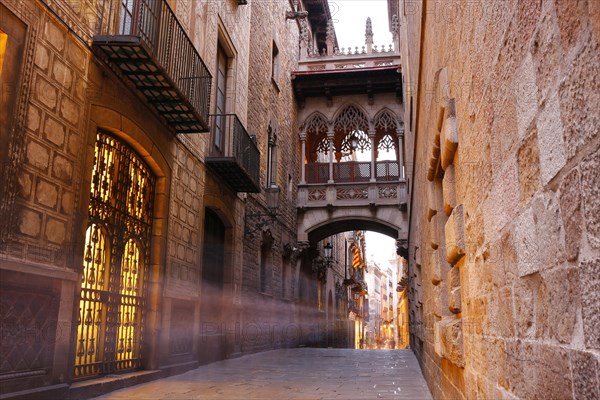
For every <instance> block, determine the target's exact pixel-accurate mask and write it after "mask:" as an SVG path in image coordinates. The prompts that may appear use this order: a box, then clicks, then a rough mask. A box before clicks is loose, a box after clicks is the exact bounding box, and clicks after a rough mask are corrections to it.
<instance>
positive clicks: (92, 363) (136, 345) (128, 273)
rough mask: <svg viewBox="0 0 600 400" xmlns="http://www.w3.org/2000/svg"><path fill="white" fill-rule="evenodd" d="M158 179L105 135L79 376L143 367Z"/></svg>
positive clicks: (80, 327) (94, 187)
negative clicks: (155, 196) (156, 181)
mask: <svg viewBox="0 0 600 400" xmlns="http://www.w3.org/2000/svg"><path fill="white" fill-rule="evenodd" d="M154 186H155V176H154V175H153V174H152V172H151V171H150V169H149V168H148V166H147V165H146V164H145V163H144V161H143V160H142V158H141V157H140V156H139V155H138V154H137V153H135V152H134V151H133V150H132V149H131V148H130V147H129V146H128V145H127V144H125V143H124V142H122V141H121V140H119V139H117V138H116V137H114V136H112V135H111V134H109V133H107V132H104V131H101V130H99V131H98V132H97V135H96V145H95V157H94V167H93V172H92V184H91V188H90V204H89V208H88V220H89V224H88V228H87V231H86V237H85V249H84V258H83V271H82V276H81V297H80V303H79V313H78V319H77V343H76V352H75V371H74V373H75V378H76V379H81V378H89V377H94V376H97V375H103V374H109V373H114V372H121V371H128V370H133V369H137V368H139V367H141V362H142V356H143V354H142V342H143V339H144V336H143V335H144V328H145V326H144V325H145V311H146V294H147V281H148V273H147V272H148V265H149V262H148V261H149V256H150V241H151V231H152V212H153V203H154Z"/></svg>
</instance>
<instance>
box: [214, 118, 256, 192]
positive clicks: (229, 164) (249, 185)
mask: <svg viewBox="0 0 600 400" xmlns="http://www.w3.org/2000/svg"><path fill="white" fill-rule="evenodd" d="M210 126H211V150H210V152H209V156H208V157H206V159H205V161H206V165H207V166H208V168H209V169H210V170H211V171H212V172H214V173H215V174H216V175H218V176H219V177H220V178H222V179H223V180H224V181H225V182H227V183H228V184H229V186H231V187H232V188H233V189H234V190H235V191H237V192H248V193H259V192H260V152H259V150H258V147H256V142H255V138H253V137H251V136H250V135H248V132H247V131H246V128H244V126H243V125H242V123H241V122H240V120H239V119H238V117H237V116H236V115H235V114H217V115H211V116H210Z"/></svg>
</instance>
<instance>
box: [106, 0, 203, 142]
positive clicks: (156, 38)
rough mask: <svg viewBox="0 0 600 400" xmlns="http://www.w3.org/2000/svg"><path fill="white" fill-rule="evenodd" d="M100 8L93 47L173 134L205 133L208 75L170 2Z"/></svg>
mask: <svg viewBox="0 0 600 400" xmlns="http://www.w3.org/2000/svg"><path fill="white" fill-rule="evenodd" d="M99 7H100V10H101V13H100V18H99V24H98V28H97V35H95V36H94V45H96V46H98V47H101V48H102V50H103V51H104V53H106V55H107V56H108V58H109V61H110V62H112V63H115V64H119V68H120V69H121V70H122V72H123V73H124V74H125V75H126V76H127V77H128V78H129V79H131V80H133V81H134V84H135V85H136V86H137V87H138V88H139V89H140V90H141V91H142V92H143V93H144V95H146V97H148V100H149V102H150V103H152V104H153V105H154V106H155V107H156V108H157V110H158V112H159V113H160V114H163V116H164V117H165V118H166V120H167V122H168V123H169V124H171V125H175V130H176V131H177V132H181V133H186V132H197V131H198V126H200V128H201V131H204V132H206V131H208V113H209V107H210V87H211V79H212V77H211V74H210V72H209V71H208V68H206V65H205V64H204V62H203V61H202V59H201V57H200V55H199V54H198V52H197V51H196V48H195V47H194V44H193V43H192V42H191V40H190V39H189V37H188V35H187V34H186V32H185V30H184V28H183V27H182V26H181V24H180V22H179V21H178V19H177V17H176V16H175V13H174V12H173V10H172V9H171V7H170V6H169V4H168V2H167V1H166V0H125V1H121V0H119V1H112V0H102V4H100V5H99ZM137 47H140V48H141V49H138V48H137ZM148 58H150V60H152V61H153V62H154V64H155V65H148ZM144 74H145V76H146V78H144ZM169 81H170V82H169ZM170 83H172V85H170ZM174 92H178V93H174ZM180 102H182V103H183V104H178V103H180ZM193 117H196V118H193ZM186 126H189V128H186Z"/></svg>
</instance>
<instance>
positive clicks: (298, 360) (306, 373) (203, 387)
mask: <svg viewBox="0 0 600 400" xmlns="http://www.w3.org/2000/svg"><path fill="white" fill-rule="evenodd" d="M98 399H107V400H108V399H111V400H121V399H177V400H179V399H181V400H183V399H225V400H233V399H344V400H351V399H356V400H366V399H431V395H430V394H429V390H428V389H427V385H426V383H425V380H424V379H423V376H422V374H421V370H420V368H419V364H418V363H417V360H416V358H415V356H414V354H413V353H412V351H411V350H346V349H309V348H304V349H285V350H273V351H268V352H264V353H259V354H252V355H247V356H243V357H240V358H236V359H231V360H225V361H220V362H216V363H213V364H209V365H205V366H202V367H200V368H197V369H195V370H192V371H188V372H187V373H185V374H182V375H177V376H172V377H169V378H166V379H159V380H156V381H153V382H149V383H145V384H141V385H137V386H133V387H130V388H127V389H122V390H117V391H115V392H112V393H109V394H107V395H105V396H102V397H98Z"/></svg>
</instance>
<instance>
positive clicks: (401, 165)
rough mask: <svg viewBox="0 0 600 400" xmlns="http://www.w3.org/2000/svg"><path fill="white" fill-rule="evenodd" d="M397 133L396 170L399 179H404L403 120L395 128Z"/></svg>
mask: <svg viewBox="0 0 600 400" xmlns="http://www.w3.org/2000/svg"><path fill="white" fill-rule="evenodd" d="M396 134H397V135H398V168H400V170H399V171H398V173H399V175H400V179H404V122H402V121H400V122H399V124H398V129H396Z"/></svg>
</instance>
